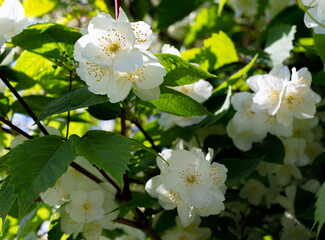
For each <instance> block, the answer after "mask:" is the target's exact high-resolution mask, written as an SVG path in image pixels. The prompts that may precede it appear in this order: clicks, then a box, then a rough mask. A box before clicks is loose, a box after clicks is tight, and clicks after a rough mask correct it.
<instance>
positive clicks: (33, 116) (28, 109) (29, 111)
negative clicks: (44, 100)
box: [0, 73, 49, 135]
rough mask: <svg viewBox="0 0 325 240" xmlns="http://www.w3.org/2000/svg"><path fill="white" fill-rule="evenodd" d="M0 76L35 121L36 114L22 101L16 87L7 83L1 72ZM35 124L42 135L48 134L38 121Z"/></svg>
mask: <svg viewBox="0 0 325 240" xmlns="http://www.w3.org/2000/svg"><path fill="white" fill-rule="evenodd" d="M0 78H1V79H2V81H3V82H4V83H5V84H6V85H7V87H8V88H9V89H10V91H11V92H12V93H13V94H14V95H15V97H16V98H17V100H18V101H19V102H20V104H21V105H22V106H23V107H24V109H25V110H26V112H27V113H28V114H29V116H31V118H32V119H33V120H34V121H35V122H36V121H37V117H36V115H35V114H34V113H33V111H32V110H31V109H30V107H29V106H28V105H27V103H26V102H25V101H24V99H22V97H21V96H20V95H19V93H18V92H17V91H16V89H15V88H14V87H13V86H12V85H11V84H10V83H9V81H8V80H7V78H6V77H5V76H4V75H2V73H0ZM36 124H37V126H38V127H39V129H40V130H41V131H42V132H43V134H44V135H49V133H48V131H47V130H46V129H45V128H44V126H43V125H42V124H41V123H40V122H38V123H36Z"/></svg>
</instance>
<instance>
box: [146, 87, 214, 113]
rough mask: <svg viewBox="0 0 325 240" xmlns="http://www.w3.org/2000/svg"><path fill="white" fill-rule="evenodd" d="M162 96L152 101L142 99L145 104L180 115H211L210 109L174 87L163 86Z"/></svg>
mask: <svg viewBox="0 0 325 240" xmlns="http://www.w3.org/2000/svg"><path fill="white" fill-rule="evenodd" d="M160 89H161V93H160V97H159V99H157V100H152V101H150V102H144V101H140V103H141V104H142V105H144V106H147V107H150V108H154V109H157V110H159V111H162V112H166V113H171V114H175V115H179V116H185V117H190V116H202V115H209V114H210V113H209V111H208V110H207V109H206V108H205V107H203V105H202V104H200V103H198V102H197V101H195V100H194V99H192V98H190V97H189V96H186V95H185V94H183V93H181V92H178V91H176V90H174V89H170V88H166V87H161V88H160Z"/></svg>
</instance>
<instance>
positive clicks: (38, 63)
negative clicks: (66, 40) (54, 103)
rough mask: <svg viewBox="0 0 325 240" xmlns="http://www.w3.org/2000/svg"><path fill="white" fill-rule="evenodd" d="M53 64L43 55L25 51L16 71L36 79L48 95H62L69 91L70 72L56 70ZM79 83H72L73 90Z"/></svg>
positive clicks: (15, 67)
mask: <svg viewBox="0 0 325 240" xmlns="http://www.w3.org/2000/svg"><path fill="white" fill-rule="evenodd" d="M52 65H53V62H51V61H50V60H48V59H46V58H44V57H42V56H41V55H38V54H35V53H32V52H28V51H24V52H23V53H22V54H21V55H20V57H19V58H18V60H17V62H16V64H15V66H14V69H15V70H17V71H20V72H24V73H25V74H26V75H27V76H28V77H29V78H31V79H34V80H35V81H36V82H37V83H38V84H39V85H41V86H42V88H43V89H44V90H45V92H46V93H50V94H53V95H60V94H62V93H64V92H66V91H67V89H69V76H68V71H66V70H65V69H63V68H60V67H59V68H57V69H54V68H53V67H52ZM77 85H80V84H79V83H78V82H76V81H73V82H72V89H74V88H75V87H76V86H77Z"/></svg>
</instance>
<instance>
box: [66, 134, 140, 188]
mask: <svg viewBox="0 0 325 240" xmlns="http://www.w3.org/2000/svg"><path fill="white" fill-rule="evenodd" d="M70 139H71V141H72V144H73V145H74V147H75V148H76V150H77V152H78V155H79V156H83V157H84V158H86V159H87V160H88V161H89V162H90V163H91V164H95V165H96V166H97V167H98V168H99V169H103V170H104V171H105V172H107V173H109V174H110V175H112V176H113V177H114V178H115V179H116V180H117V181H118V183H119V184H120V185H121V186H122V185H123V174H124V173H125V171H126V170H127V169H128V167H127V165H128V163H129V160H130V158H131V157H132V154H131V152H133V151H135V150H136V148H135V147H134V144H133V141H131V140H130V139H128V138H126V137H123V136H121V135H118V134H116V133H112V132H105V131H89V132H87V133H86V134H85V135H84V136H83V137H82V138H80V137H78V136H77V135H72V136H71V137H70Z"/></svg>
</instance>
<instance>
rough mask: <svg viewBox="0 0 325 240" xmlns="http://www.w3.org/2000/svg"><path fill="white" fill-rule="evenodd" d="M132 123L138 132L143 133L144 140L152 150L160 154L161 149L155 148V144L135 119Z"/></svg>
mask: <svg viewBox="0 0 325 240" xmlns="http://www.w3.org/2000/svg"><path fill="white" fill-rule="evenodd" d="M132 122H133V123H134V124H135V126H137V128H139V130H140V131H141V132H142V133H143V135H144V136H145V137H146V139H147V140H148V141H149V142H150V144H151V146H152V148H153V149H155V150H156V151H157V152H161V149H160V148H159V147H157V146H156V144H155V143H154V141H153V140H152V138H151V137H150V135H149V134H148V133H147V132H146V130H144V128H143V127H142V126H141V124H140V123H139V121H138V119H135V120H133V121H132Z"/></svg>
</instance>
